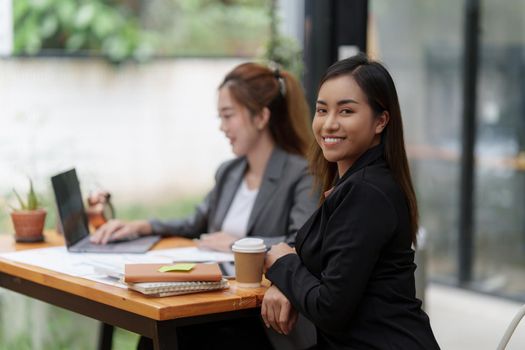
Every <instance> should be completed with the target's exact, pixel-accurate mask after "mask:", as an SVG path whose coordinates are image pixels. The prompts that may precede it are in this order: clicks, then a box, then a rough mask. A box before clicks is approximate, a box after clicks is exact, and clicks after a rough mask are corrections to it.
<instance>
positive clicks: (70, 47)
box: [66, 32, 86, 52]
mask: <svg viewBox="0 0 525 350" xmlns="http://www.w3.org/2000/svg"><path fill="white" fill-rule="evenodd" d="M85 42H86V34H84V33H82V32H79V33H75V34H73V35H71V36H70V37H69V38H68V39H67V41H66V50H67V51H68V52H74V51H78V50H80V49H81V48H82V46H83V45H84V43H85Z"/></svg>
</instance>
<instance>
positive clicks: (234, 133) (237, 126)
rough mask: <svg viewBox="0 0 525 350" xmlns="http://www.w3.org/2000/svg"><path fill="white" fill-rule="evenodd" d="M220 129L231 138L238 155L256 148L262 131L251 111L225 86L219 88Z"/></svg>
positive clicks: (245, 153) (234, 150) (233, 149)
mask: <svg viewBox="0 0 525 350" xmlns="http://www.w3.org/2000/svg"><path fill="white" fill-rule="evenodd" d="M218 109H219V118H220V119H221V126H220V129H221V131H222V132H223V133H224V135H225V136H226V137H227V138H228V139H229V140H230V145H231V146H232V151H233V153H234V154H235V155H236V156H245V155H247V154H248V153H249V152H250V151H251V150H252V149H254V147H255V145H256V144H257V142H258V140H259V138H260V131H259V130H258V129H257V127H256V126H255V122H254V119H255V118H257V117H255V118H253V117H252V116H251V115H250V111H249V110H248V108H246V107H245V106H243V105H241V104H240V103H238V102H237V101H236V100H235V99H234V98H233V96H232V95H231V93H230V89H228V87H226V86H224V87H222V88H221V89H219V105H218Z"/></svg>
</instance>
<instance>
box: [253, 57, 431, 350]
mask: <svg viewBox="0 0 525 350" xmlns="http://www.w3.org/2000/svg"><path fill="white" fill-rule="evenodd" d="M313 130H314V135H315V139H316V144H315V145H314V150H313V151H314V152H313V156H312V163H311V166H312V170H313V171H314V174H315V175H316V178H317V182H318V184H319V185H320V186H321V188H322V190H324V192H325V194H324V196H322V197H321V206H320V207H319V208H318V209H317V211H316V212H315V213H314V214H313V215H312V216H311V217H310V219H308V221H307V222H306V224H305V225H304V226H303V227H302V228H301V229H300V230H299V231H298V233H297V239H296V246H295V250H293V249H291V248H289V247H288V246H286V245H283V244H278V245H275V246H273V247H272V249H271V250H270V251H269V252H268V253H267V257H266V261H265V266H266V268H267V271H266V278H268V279H269V280H270V281H271V282H272V283H273V285H272V286H271V287H270V288H269V289H268V291H267V292H266V294H265V296H264V299H263V303H262V307H261V314H262V316H263V319H264V321H265V324H266V325H267V326H268V327H272V328H274V329H275V330H277V331H278V332H282V333H285V334H286V333H288V332H289V331H290V329H292V328H293V325H294V323H295V320H296V318H297V314H298V313H299V314H301V315H304V316H305V317H306V318H308V319H309V320H310V321H312V322H313V323H314V324H315V326H316V329H317V340H318V342H317V347H318V348H319V349H334V350H335V349H414V350H415V349H421V350H435V349H439V345H438V344H437V342H436V340H435V338H434V335H433V333H432V329H431V327H430V322H429V319H428V316H427V315H426V314H425V312H423V310H422V309H421V302H420V301H419V300H417V299H416V297H415V287H414V269H415V265H414V251H413V250H412V247H411V246H412V244H413V243H415V241H416V232H417V226H418V223H417V203H416V198H415V194H414V190H413V188H412V181H411V177H410V172H409V169H408V162H407V157H406V152H405V148H404V147H405V146H404V139H403V127H402V123H401V112H400V109H399V103H398V99H397V93H396V89H395V86H394V82H393V81H392V78H391V76H390V74H389V73H388V71H387V70H386V69H385V68H384V67H383V66H382V65H381V64H379V63H378V62H374V61H371V60H369V59H368V58H367V57H366V56H361V55H359V56H355V57H351V58H348V59H346V60H342V61H339V62H337V63H335V64H334V65H332V66H331V67H330V68H328V71H327V73H326V74H325V76H324V78H323V79H322V80H321V85H320V89H319V94H318V100H317V107H316V114H315V118H314V121H313Z"/></svg>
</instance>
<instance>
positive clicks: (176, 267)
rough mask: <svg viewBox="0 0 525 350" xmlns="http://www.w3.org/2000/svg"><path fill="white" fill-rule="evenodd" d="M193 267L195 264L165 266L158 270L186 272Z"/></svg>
mask: <svg viewBox="0 0 525 350" xmlns="http://www.w3.org/2000/svg"><path fill="white" fill-rule="evenodd" d="M193 267H195V264H175V265H165V266H161V267H160V268H159V272H170V271H177V272H181V271H182V272H187V271H190V270H191V269H193Z"/></svg>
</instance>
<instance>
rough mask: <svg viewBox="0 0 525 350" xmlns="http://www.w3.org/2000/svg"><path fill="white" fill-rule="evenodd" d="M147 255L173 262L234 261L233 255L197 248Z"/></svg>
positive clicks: (153, 252)
mask: <svg viewBox="0 0 525 350" xmlns="http://www.w3.org/2000/svg"><path fill="white" fill-rule="evenodd" d="M146 255H148V256H151V257H158V258H166V259H170V260H171V261H172V262H222V261H233V254H232V253H222V252H215V251H211V250H202V249H199V248H197V247H186V248H172V249H159V250H150V251H149V252H147V253H146Z"/></svg>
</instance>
